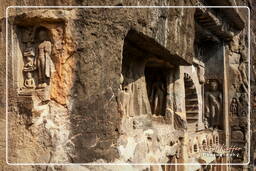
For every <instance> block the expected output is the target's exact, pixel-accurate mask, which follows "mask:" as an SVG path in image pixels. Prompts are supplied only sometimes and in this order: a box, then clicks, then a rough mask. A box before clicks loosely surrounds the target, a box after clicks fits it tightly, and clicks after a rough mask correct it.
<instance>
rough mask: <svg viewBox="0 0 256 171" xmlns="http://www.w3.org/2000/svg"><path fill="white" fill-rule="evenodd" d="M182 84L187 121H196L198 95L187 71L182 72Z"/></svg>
mask: <svg viewBox="0 0 256 171" xmlns="http://www.w3.org/2000/svg"><path fill="white" fill-rule="evenodd" d="M184 84H185V107H186V119H187V122H188V123H197V122H198V115H199V106H198V96H197V92H196V87H195V85H194V82H193V80H192V78H191V77H190V76H189V74H187V73H185V74H184Z"/></svg>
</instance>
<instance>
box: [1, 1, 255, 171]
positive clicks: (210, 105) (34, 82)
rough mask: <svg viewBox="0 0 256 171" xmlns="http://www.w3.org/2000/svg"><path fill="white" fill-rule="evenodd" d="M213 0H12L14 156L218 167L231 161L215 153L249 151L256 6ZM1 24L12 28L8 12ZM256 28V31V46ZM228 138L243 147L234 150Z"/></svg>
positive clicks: (241, 156)
mask: <svg viewBox="0 0 256 171" xmlns="http://www.w3.org/2000/svg"><path fill="white" fill-rule="evenodd" d="M63 3H66V4H67V5H70V4H72V5H94V4H93V3H91V2H88V4H87V2H78V1H74V2H73V1H72V2H66V1H65V2H63ZM204 3H206V4H203V3H202V2H200V1H195V2H194V1H191V2H188V1H185V0H184V1H183V0H182V1H179V2H176V1H171V2H169V1H166V2H162V1H156V2H155V3H152V2H147V1H145V2H144V1H143V2H138V3H137V4H130V2H128V1H125V2H119V1H113V2H112V3H111V5H117V6H122V5H124V6H125V5H171V6H174V5H176V6H178V5H180V6H182V5H184V6H190V5H201V6H202V7H201V8H197V9H195V8H57V9H52V8H51V9H50V8H41V9H29V8H28V9H25V8H24V9H19V8H15V7H13V8H9V9H8V34H7V35H8V37H6V38H5V39H2V41H1V42H2V44H1V49H0V51H1V52H2V53H4V52H5V50H4V47H5V44H4V42H5V40H6V41H8V42H7V50H8V54H7V58H6V59H7V61H5V58H4V57H3V58H2V59H1V63H2V64H3V65H4V64H5V62H6V63H7V65H6V66H7V71H8V72H7V73H5V71H4V70H3V69H5V68H2V69H1V76H2V78H4V76H5V74H8V76H7V83H8V89H6V90H7V91H6V92H4V91H2V94H1V95H2V96H3V97H4V96H5V94H4V93H6V94H7V102H8V103H6V104H5V103H4V100H5V99H4V100H2V106H3V109H1V110H2V113H4V107H8V108H7V112H8V115H7V116H8V117H7V118H6V120H7V121H8V127H7V128H8V132H7V133H8V135H7V139H8V146H7V149H8V162H9V163H130V164H135V163H137V164H138V163H147V165H140V166H139V165H138V166H132V165H131V166H126V167H125V166H109V167H107V166H98V167H92V166H86V167H85V166H72V167H71V166H68V167H64V166H58V167H57V166H45V167H44V166H33V167H30V166H19V167H17V168H16V169H20V170H24V169H26V170H44V169H46V170H47V169H51V170H72V169H74V168H79V170H107V169H109V170H124V169H127V170H131V169H133V170H148V169H151V170H189V169H190V170H191V168H190V167H189V166H182V165H179V166H174V165H169V166H164V164H165V163H167V164H177V163H197V164H198V165H196V166H195V167H193V168H192V170H197V169H217V170H218V169H226V168H227V167H226V166H211V165H210V164H212V163H246V162H248V161H249V158H248V152H249V150H248V148H249V143H248V141H249V140H250V134H249V132H248V130H249V129H248V117H249V114H250V113H251V116H252V117H251V118H252V120H253V119H255V118H254V117H253V114H254V110H252V111H249V110H248V106H249V103H248V101H249V96H250V94H249V93H250V92H251V93H252V94H251V100H252V109H254V107H255V105H254V102H255V98H254V94H255V93H254V89H255V87H254V86H253V83H254V81H255V80H254V78H255V76H254V75H253V74H252V75H251V76H250V77H249V75H248V73H249V72H248V69H249V67H248V60H249V58H248V55H249V53H248V50H249V47H248V43H249V42H248V33H247V29H248V26H247V17H248V16H246V14H247V11H246V9H240V10H233V9H228V10H227V11H222V10H220V12H218V9H208V8H205V7H204V5H234V4H232V3H231V2H230V1H228V0H227V1H225V3H223V2H219V1H216V2H212V1H210V0H209V1H207V2H204ZM222 3H223V4H222ZM58 4H59V1H56V4H45V3H39V4H33V3H31V4H30V5H58ZM7 5H8V4H7ZM16 5H22V4H20V3H17V4H16ZM97 5H98V4H97ZM100 5H106V3H105V2H103V4H100ZM240 5H250V6H251V7H252V9H254V5H255V4H253V3H252V2H250V1H248V2H245V3H244V4H240ZM252 14H254V11H252ZM232 15H234V16H236V18H234V17H231V16H232ZM1 17H4V15H1ZM252 19H253V17H252ZM1 24H2V25H1V34H2V35H4V33H5V32H6V31H7V30H5V28H6V27H5V23H4V20H2V22H1ZM252 29H254V27H252ZM252 31H255V30H252ZM2 37H3V36H2ZM253 37H255V35H254V32H253V33H252V35H251V39H252V41H251V46H252V47H254V46H255V42H254V41H253V40H254V39H253ZM252 47H251V58H250V59H251V65H252V66H251V69H252V70H254V68H253V67H254V63H255V62H254V57H253V56H255V54H254V51H253V48H252ZM249 78H251V80H249ZM3 80H4V79H3ZM250 82H251V89H250ZM0 83H1V88H2V89H4V88H7V87H4V85H5V84H4V81H1V82H0ZM1 121H2V120H1ZM4 121H5V119H3V121H2V122H1V123H0V125H1V127H3V130H4ZM2 123H3V124H2ZM252 130H254V128H252ZM252 133H253V135H254V132H253V131H252ZM1 135H2V134H1ZM3 136H4V135H3ZM253 138H254V137H252V138H251V139H253ZM252 142H253V141H252ZM1 144H2V142H1ZM222 146H226V147H231V146H235V147H237V148H236V150H235V151H234V152H230V153H228V152H227V151H225V150H219V149H220V147H222ZM251 146H252V147H251V149H254V148H255V144H253V143H252V144H251ZM210 147H211V148H210ZM212 148H213V149H212ZM0 150H3V149H2V148H0ZM251 153H253V150H251ZM227 154H229V155H233V156H226V155H227ZM253 155H255V154H251V160H254V157H253ZM0 161H1V162H2V161H3V163H4V159H3V160H2V158H1V160H0ZM148 163H151V164H154V163H162V164H163V165H162V166H158V165H151V166H149V165H148ZM201 163H206V165H205V166H203V165H201ZM1 164H2V163H1ZM1 167H2V168H3V170H8V169H13V168H12V167H9V166H6V165H4V164H2V166H1ZM241 168H242V167H241ZM241 168H240V167H233V169H237V170H239V169H241ZM244 168H246V167H244ZM13 170H15V169H13Z"/></svg>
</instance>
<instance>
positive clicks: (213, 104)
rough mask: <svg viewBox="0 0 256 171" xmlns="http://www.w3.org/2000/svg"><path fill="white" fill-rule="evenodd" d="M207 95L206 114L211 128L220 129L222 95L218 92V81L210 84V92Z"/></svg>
mask: <svg viewBox="0 0 256 171" xmlns="http://www.w3.org/2000/svg"><path fill="white" fill-rule="evenodd" d="M205 95H206V96H205V101H206V105H205V107H206V112H205V113H206V118H207V119H208V123H209V127H212V128H218V127H220V126H221V125H220V123H221V114H222V106H221V105H222V94H221V92H220V91H219V90H218V82H217V81H216V80H212V81H211V82H210V90H209V91H208V92H206V94H205Z"/></svg>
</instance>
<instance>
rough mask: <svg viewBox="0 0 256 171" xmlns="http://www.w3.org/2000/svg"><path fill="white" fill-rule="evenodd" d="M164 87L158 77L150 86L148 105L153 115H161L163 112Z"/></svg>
mask: <svg viewBox="0 0 256 171" xmlns="http://www.w3.org/2000/svg"><path fill="white" fill-rule="evenodd" d="M165 92H166V90H165V87H164V84H163V83H162V81H161V80H160V78H159V77H157V80H156V82H154V83H153V84H152V88H151V92H150V98H149V99H150V104H151V110H152V113H153V114H162V113H163V111H164V97H165Z"/></svg>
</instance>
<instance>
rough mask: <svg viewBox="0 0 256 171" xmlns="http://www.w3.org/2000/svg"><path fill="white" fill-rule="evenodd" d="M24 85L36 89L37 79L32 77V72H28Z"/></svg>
mask: <svg viewBox="0 0 256 171" xmlns="http://www.w3.org/2000/svg"><path fill="white" fill-rule="evenodd" d="M24 86H25V87H26V88H29V89H34V88H35V87H36V84H35V80H34V78H33V77H32V73H31V72H27V73H26V79H25V82H24Z"/></svg>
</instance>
